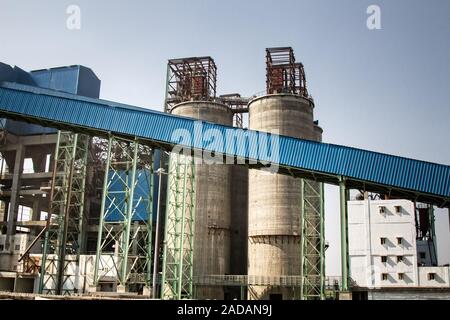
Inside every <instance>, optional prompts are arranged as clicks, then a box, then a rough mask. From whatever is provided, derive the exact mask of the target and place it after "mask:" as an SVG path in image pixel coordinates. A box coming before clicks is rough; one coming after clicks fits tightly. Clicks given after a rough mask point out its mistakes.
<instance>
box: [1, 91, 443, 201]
mask: <svg viewBox="0 0 450 320" xmlns="http://www.w3.org/2000/svg"><path fill="white" fill-rule="evenodd" d="M2 111H6V112H13V113H16V114H22V115H24V116H26V117H29V118H40V119H42V120H46V121H50V122H54V123H56V124H58V123H59V124H61V123H65V124H68V125H71V126H76V127H83V128H90V129H95V130H100V131H103V132H116V133H120V134H125V135H129V136H132V137H134V136H137V137H140V138H143V139H148V140H151V141H155V142H160V143H164V144H169V145H174V144H177V143H179V142H180V136H179V135H176V134H175V133H177V132H180V131H179V130H185V132H187V133H188V135H189V136H190V139H189V141H183V144H185V145H187V146H190V147H192V146H194V147H196V148H202V149H205V150H209V151H211V150H215V151H216V152H222V153H227V152H228V154H230V155H231V156H238V157H243V158H247V159H250V160H271V159H273V158H271V156H270V154H269V155H268V154H266V153H265V152H262V151H263V149H262V148H261V147H259V146H258V145H257V144H254V143H248V142H247V143H246V145H245V147H244V146H237V147H232V148H229V149H228V150H227V149H226V144H220V143H212V144H211V143H206V142H204V141H203V140H202V136H201V134H197V133H196V131H199V132H205V131H206V130H210V129H214V130H218V131H219V132H221V133H222V134H223V137H226V136H227V134H226V131H227V130H233V131H229V133H231V134H235V131H236V130H239V129H235V128H231V127H227V126H222V125H217V124H212V123H208V122H204V121H203V122H199V121H195V120H194V119H190V118H185V117H180V116H174V115H169V114H165V113H161V112H157V111H152V110H144V109H141V108H137V107H132V106H127V105H122V104H118V103H114V102H109V101H103V100H98V99H90V98H84V97H79V96H74V95H69V94H63V93H60V92H53V91H51V90H45V89H39V88H33V87H27V86H20V85H17V84H2V86H0V113H1V112H2ZM198 124H201V125H202V128H198ZM177 130H178V131H177ZM245 134H247V135H249V136H250V137H252V138H254V139H256V140H257V141H258V142H262V141H264V138H265V135H266V134H265V133H261V132H257V131H252V130H244V131H241V130H239V132H238V133H237V135H238V136H242V135H245ZM273 136H274V137H278V138H279V146H280V154H279V159H276V158H275V159H276V161H275V162H276V163H278V164H279V165H280V166H281V167H283V168H291V169H298V170H304V171H312V172H316V173H317V174H326V175H332V176H336V177H337V176H344V177H346V178H348V179H349V180H353V181H360V182H365V183H367V184H370V183H372V184H373V185H377V186H385V187H387V188H388V189H389V188H395V189H399V190H405V191H408V192H417V193H421V194H429V195H433V196H438V197H443V198H444V200H446V201H448V198H449V197H450V167H449V166H446V165H440V164H435V163H429V162H423V161H418V160H413V159H407V158H402V157H397V156H392V155H387V154H381V153H376V152H372V151H366V150H361V149H355V148H350V147H344V146H338V145H333V144H326V143H320V142H313V141H308V140H301V139H296V138H291V137H285V136H277V135H273ZM249 140H252V139H249ZM230 152H231V153H230Z"/></svg>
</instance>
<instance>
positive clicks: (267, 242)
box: [248, 94, 314, 299]
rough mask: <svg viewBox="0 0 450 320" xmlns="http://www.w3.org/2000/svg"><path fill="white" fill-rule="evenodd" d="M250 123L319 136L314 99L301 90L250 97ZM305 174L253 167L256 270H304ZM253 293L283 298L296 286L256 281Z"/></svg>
mask: <svg viewBox="0 0 450 320" xmlns="http://www.w3.org/2000/svg"><path fill="white" fill-rule="evenodd" d="M249 127H250V129H253V130H260V131H266V132H271V133H277V134H281V135H287V136H292V137H296V138H302V139H314V122H313V105H312V104H311V102H310V101H309V100H307V99H305V98H302V97H300V96H296V95H289V94H279V95H267V96H263V97H260V98H257V99H254V100H252V101H251V102H250V103H249ZM300 186H301V182H300V179H295V178H292V177H289V176H283V175H279V174H271V173H268V172H262V171H258V170H250V172H249V227H248V228H249V229H248V234H249V243H248V253H249V267H248V274H249V275H255V276H258V275H260V276H280V275H292V276H294V275H296V276H299V275H300V270H301V266H300V250H301V242H300V241H301V238H300V234H301V226H300V223H301V216H300V212H301V194H300V191H301V190H300ZM248 293H249V295H248V298H249V299H269V298H271V295H274V294H282V295H283V297H282V298H283V299H292V298H293V297H295V296H297V295H298V292H295V290H294V289H293V288H288V287H285V288H277V287H264V286H254V287H250V288H249V292H248Z"/></svg>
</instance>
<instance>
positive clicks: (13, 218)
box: [5, 144, 25, 250]
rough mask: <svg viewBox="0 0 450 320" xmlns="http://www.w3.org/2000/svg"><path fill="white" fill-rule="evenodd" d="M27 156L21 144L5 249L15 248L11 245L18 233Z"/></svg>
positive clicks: (16, 163) (12, 186)
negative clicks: (18, 216) (21, 185)
mask: <svg viewBox="0 0 450 320" xmlns="http://www.w3.org/2000/svg"><path fill="white" fill-rule="evenodd" d="M24 156H25V146H24V145H23V144H19V145H18V146H17V149H16V157H15V161H14V172H13V180H12V185H11V198H10V199H11V200H10V206H9V211H8V227H7V231H6V232H7V237H6V243H5V249H6V250H10V249H13V248H12V247H11V242H12V236H13V235H14V234H16V224H17V213H18V211H19V200H20V198H19V191H20V178H21V176H22V172H23V161H24Z"/></svg>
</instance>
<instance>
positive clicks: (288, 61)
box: [266, 47, 308, 97]
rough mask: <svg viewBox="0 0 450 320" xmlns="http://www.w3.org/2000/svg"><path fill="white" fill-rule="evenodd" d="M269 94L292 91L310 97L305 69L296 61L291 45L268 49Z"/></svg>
mask: <svg viewBox="0 0 450 320" xmlns="http://www.w3.org/2000/svg"><path fill="white" fill-rule="evenodd" d="M266 77H267V79H266V89H267V94H273V93H292V94H299V95H301V96H304V97H308V90H307V89H306V78H305V70H304V68H303V64H302V63H296V62H295V56H294V50H292V48H291V47H278V48H267V49H266Z"/></svg>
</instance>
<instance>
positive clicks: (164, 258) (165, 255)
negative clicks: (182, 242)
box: [161, 157, 173, 299]
mask: <svg viewBox="0 0 450 320" xmlns="http://www.w3.org/2000/svg"><path fill="white" fill-rule="evenodd" d="M172 165H173V164H172V160H171V159H170V157H169V165H168V168H167V173H168V175H167V196H166V197H167V199H166V202H167V205H166V216H165V218H164V220H165V222H164V240H163V265H162V275H161V299H164V287H165V284H166V268H167V236H168V221H169V205H170V183H171V181H170V174H171V167H172Z"/></svg>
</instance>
